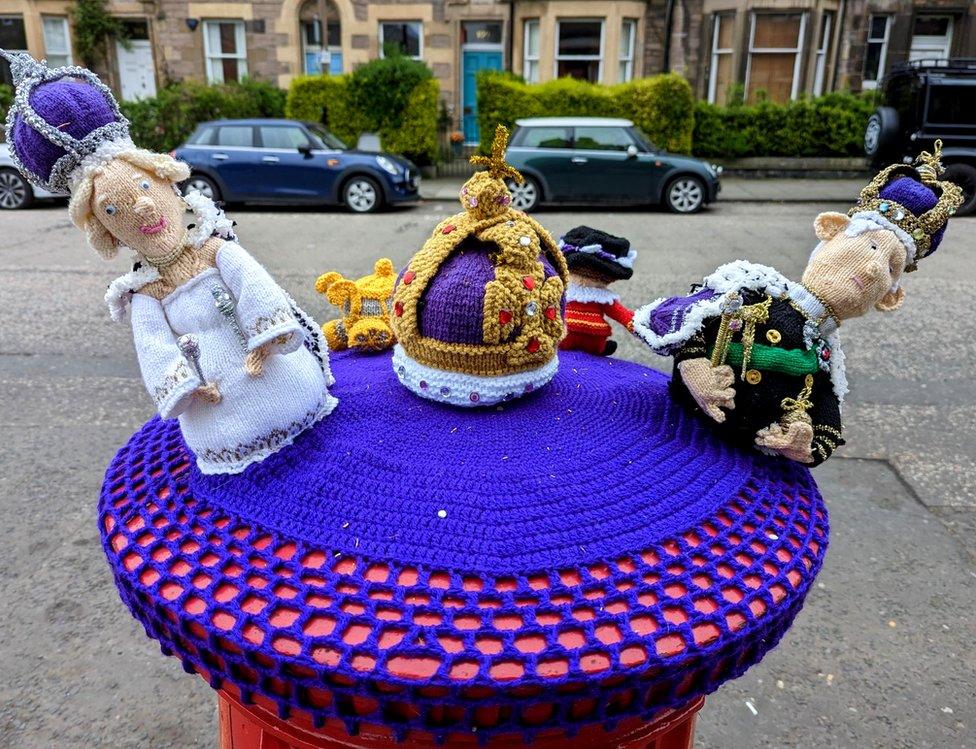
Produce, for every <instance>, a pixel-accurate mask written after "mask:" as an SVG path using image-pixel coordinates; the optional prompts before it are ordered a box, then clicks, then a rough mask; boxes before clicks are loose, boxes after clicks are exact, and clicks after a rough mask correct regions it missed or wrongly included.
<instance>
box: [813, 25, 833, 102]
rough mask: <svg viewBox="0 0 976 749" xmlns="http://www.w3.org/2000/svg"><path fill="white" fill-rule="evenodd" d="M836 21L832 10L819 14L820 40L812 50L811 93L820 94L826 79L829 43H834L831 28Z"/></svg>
mask: <svg viewBox="0 0 976 749" xmlns="http://www.w3.org/2000/svg"><path fill="white" fill-rule="evenodd" d="M835 22H836V18H835V14H834V12H833V11H832V10H825V11H823V12H821V14H820V41H819V42H818V44H817V46H816V48H815V49H814V52H813V58H814V63H813V95H814V96H822V95H823V92H824V84H825V83H826V81H827V61H828V59H829V58H830V45H832V44H833V43H834V38H833V28H834V24H835Z"/></svg>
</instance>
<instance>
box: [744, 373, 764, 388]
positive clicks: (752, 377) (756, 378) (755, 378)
mask: <svg viewBox="0 0 976 749" xmlns="http://www.w3.org/2000/svg"><path fill="white" fill-rule="evenodd" d="M761 380H762V372H760V371H759V370H758V369H750V370H749V371H747V372H746V382H748V383H749V384H750V385H758V384H759V382H760V381H761Z"/></svg>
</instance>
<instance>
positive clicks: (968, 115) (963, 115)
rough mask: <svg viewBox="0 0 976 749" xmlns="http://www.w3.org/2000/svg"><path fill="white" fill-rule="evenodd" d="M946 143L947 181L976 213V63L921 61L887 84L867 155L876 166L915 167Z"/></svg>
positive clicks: (868, 133) (868, 135)
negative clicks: (925, 152)
mask: <svg viewBox="0 0 976 749" xmlns="http://www.w3.org/2000/svg"><path fill="white" fill-rule="evenodd" d="M936 139H941V140H942V163H943V164H945V167H946V173H945V177H946V178H947V179H950V180H952V181H953V182H955V183H956V184H958V185H959V186H960V187H961V188H962V190H963V194H964V196H965V202H964V203H963V205H962V206H961V207H960V209H959V213H960V214H965V213H972V212H974V211H976V58H953V59H948V60H916V61H914V62H911V63H908V64H907V65H903V66H900V67H898V68H896V69H895V70H893V71H892V72H891V73H890V74H889V75H888V76H887V77H886V78H885V79H884V81H883V83H882V84H881V106H879V107H878V108H877V110H875V112H874V114H872V115H871V118H870V119H869V120H868V125H867V129H866V130H865V131H864V152H865V154H866V155H867V156H868V158H869V159H870V160H871V163H872V164H873V165H875V166H881V165H883V164H888V163H891V162H893V161H899V160H905V161H910V160H911V159H912V158H913V157H914V155H915V154H917V153H918V152H919V151H922V150H929V151H930V150H932V145H933V143H934V142H935V141H936Z"/></svg>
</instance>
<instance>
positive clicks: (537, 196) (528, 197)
mask: <svg viewBox="0 0 976 749" xmlns="http://www.w3.org/2000/svg"><path fill="white" fill-rule="evenodd" d="M508 191H509V192H510V193H512V208H514V209H515V210H517V211H525V212H526V213H528V212H529V211H533V210H535V209H536V208H537V207H538V206H539V202H540V201H541V200H542V190H541V189H540V188H539V183H538V182H536V181H535V180H534V179H533V178H532V177H525V178H524V180H523V182H522V183H521V184H519V183H518V182H516V181H515V180H513V179H510V180H508Z"/></svg>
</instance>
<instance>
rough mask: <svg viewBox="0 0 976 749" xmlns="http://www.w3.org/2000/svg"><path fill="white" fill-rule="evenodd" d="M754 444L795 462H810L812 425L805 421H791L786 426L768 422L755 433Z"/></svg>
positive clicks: (811, 454)
mask: <svg viewBox="0 0 976 749" xmlns="http://www.w3.org/2000/svg"><path fill="white" fill-rule="evenodd" d="M756 445H757V446H759V447H765V448H767V449H769V450H774V451H775V452H778V453H779V454H780V455H782V456H783V457H786V458H789V459H790V460H795V461H796V462H797V463H812V462H813V451H812V447H813V427H812V426H811V425H810V424H807V423H806V422H805V421H793V422H791V423H790V424H789V426H787V427H784V426H783V425H782V424H770V425H769V426H768V427H766V428H765V429H760V430H759V431H758V432H757V433H756Z"/></svg>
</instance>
